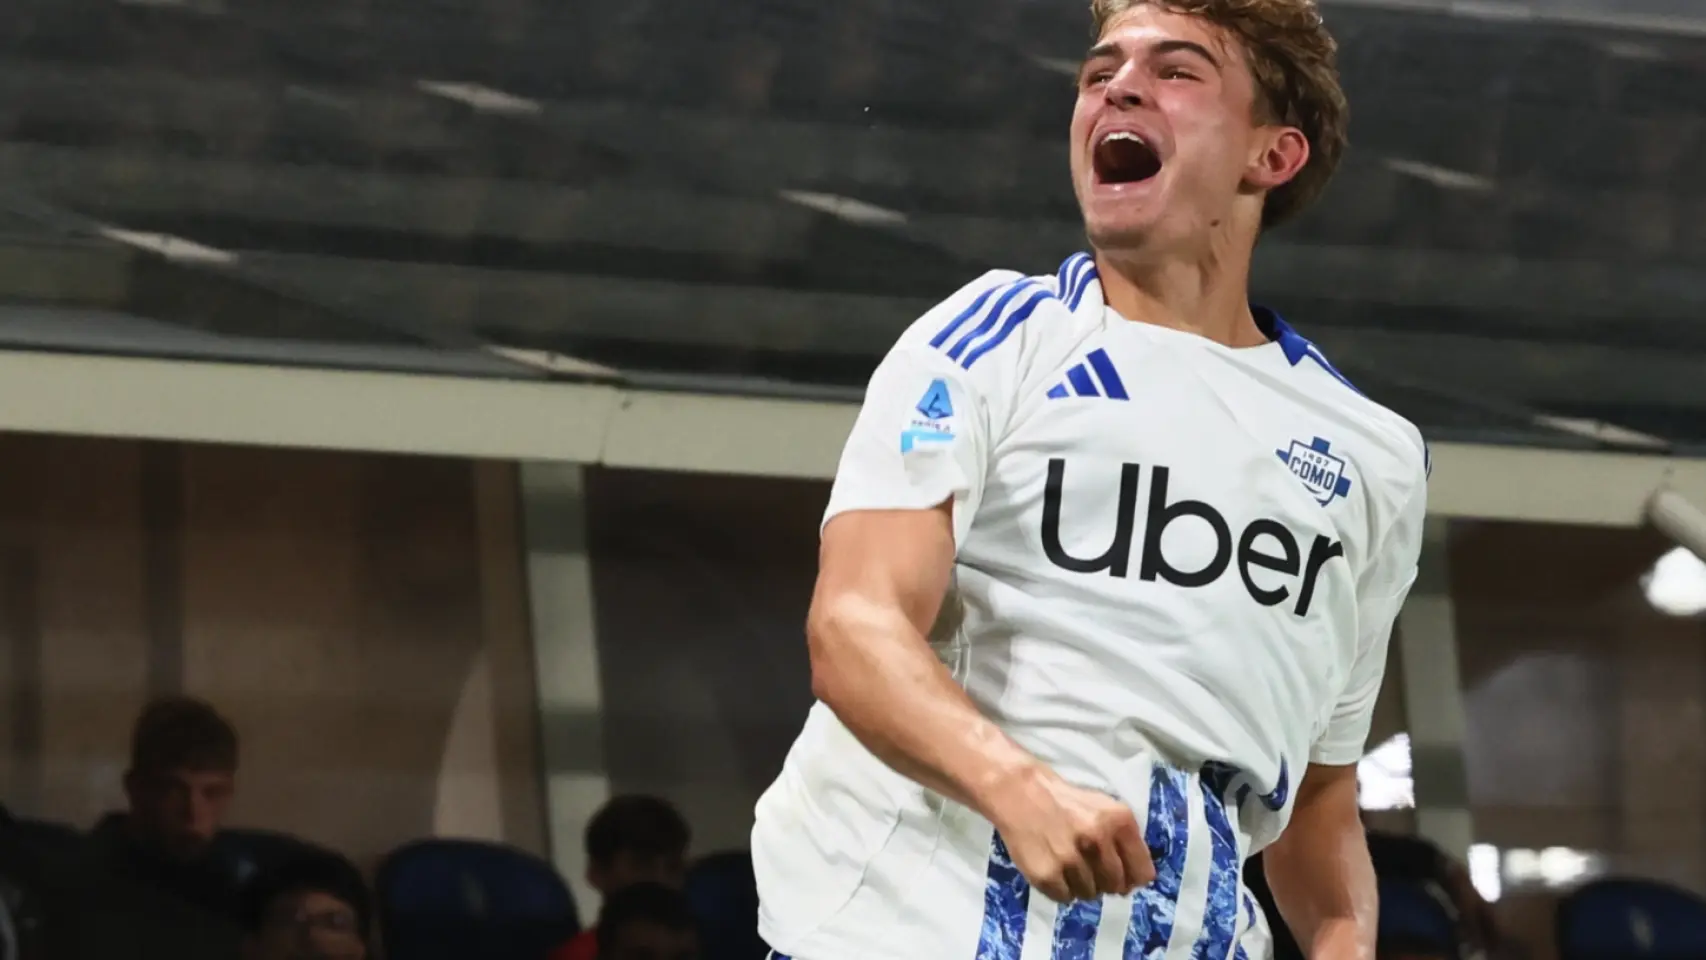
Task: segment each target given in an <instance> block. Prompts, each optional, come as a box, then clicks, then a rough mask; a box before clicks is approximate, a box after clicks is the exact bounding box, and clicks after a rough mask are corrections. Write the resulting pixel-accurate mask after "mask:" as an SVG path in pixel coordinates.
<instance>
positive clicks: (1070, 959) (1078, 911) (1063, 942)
mask: <svg viewBox="0 0 1706 960" xmlns="http://www.w3.org/2000/svg"><path fill="white" fill-rule="evenodd" d="M1101 925H1102V901H1101V900H1100V899H1096V900H1074V901H1072V902H1071V903H1069V904H1067V905H1066V906H1064V907H1061V908H1060V913H1059V914H1057V915H1056V916H1055V920H1054V944H1053V945H1052V946H1051V947H1050V948H1049V960H1093V957H1094V956H1095V953H1096V930H1097V928H1098V927H1100V926H1101Z"/></svg>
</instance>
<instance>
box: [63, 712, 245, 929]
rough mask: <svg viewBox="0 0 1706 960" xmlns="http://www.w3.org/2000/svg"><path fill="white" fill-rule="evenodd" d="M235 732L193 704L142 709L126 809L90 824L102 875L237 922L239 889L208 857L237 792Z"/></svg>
mask: <svg viewBox="0 0 1706 960" xmlns="http://www.w3.org/2000/svg"><path fill="white" fill-rule="evenodd" d="M236 778H237V731H236V729H235V728H233V727H232V726H231V724H230V722H229V721H227V720H226V719H225V718H224V717H223V716H221V715H220V714H219V711H217V710H215V709H214V708H213V706H212V705H210V704H208V703H206V702H205V701H202V700H197V699H194V698H191V697H166V698H162V699H159V700H155V701H154V702H152V703H150V704H148V705H147V706H146V707H145V708H144V709H143V711H142V714H141V715H140V716H139V717H138V718H137V721H136V727H135V730H134V732H133V734H132V737H131V749H130V769H129V770H128V771H126V772H125V775H124V791H125V797H126V799H127V801H128V806H127V808H126V810H125V811H124V812H123V813H113V814H109V815H107V816H106V817H105V818H103V819H102V820H101V822H100V823H99V824H97V825H96V827H95V829H94V833H93V840H94V843H95V845H96V847H97V849H98V851H99V852H100V855H101V856H102V858H103V860H104V862H105V865H106V866H107V868H108V869H110V870H112V871H113V872H114V873H116V874H118V875H119V876H120V877H123V878H125V879H127V880H130V881H132V882H134V883H137V884H140V885H143V886H146V887H150V888H152V889H155V890H158V891H163V892H168V893H171V894H173V895H175V896H177V897H178V898H180V899H182V900H185V901H187V902H189V903H191V904H194V905H196V906H198V907H201V908H202V909H204V910H207V911H209V912H212V913H216V914H219V915H221V916H226V917H235V916H236V911H237V907H238V904H237V886H236V881H235V878H234V877H233V876H232V873H231V871H230V870H229V869H228V868H227V867H226V866H225V865H224V864H223V863H222V862H220V861H218V860H216V859H215V858H214V857H213V856H211V845H212V843H213V840H214V838H215V837H216V836H218V835H219V831H220V828H221V826H222V825H223V823H224V819H225V813H226V810H227V809H228V808H229V807H230V804H231V798H232V795H233V793H234V792H235V791H236Z"/></svg>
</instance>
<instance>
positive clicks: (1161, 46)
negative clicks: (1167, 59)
mask: <svg viewBox="0 0 1706 960" xmlns="http://www.w3.org/2000/svg"><path fill="white" fill-rule="evenodd" d="M1154 52H1155V54H1156V56H1166V55H1167V54H1169V53H1190V54H1195V55H1196V56H1199V57H1201V58H1203V59H1204V60H1207V61H1208V64H1209V66H1211V67H1213V68H1214V69H1216V70H1219V69H1220V59H1219V58H1218V57H1216V56H1215V55H1214V54H1213V53H1211V52H1210V51H1209V49H1208V48H1207V47H1205V46H1203V45H1202V44H1200V43H1193V42H1191V41H1189V40H1163V41H1161V42H1160V43H1158V44H1156V45H1155V51H1154Z"/></svg>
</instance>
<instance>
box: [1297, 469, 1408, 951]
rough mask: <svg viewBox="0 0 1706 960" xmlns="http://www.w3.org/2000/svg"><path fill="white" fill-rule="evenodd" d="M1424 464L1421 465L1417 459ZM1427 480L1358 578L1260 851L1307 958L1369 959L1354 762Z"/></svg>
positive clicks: (1370, 892)
mask: <svg viewBox="0 0 1706 960" xmlns="http://www.w3.org/2000/svg"><path fill="white" fill-rule="evenodd" d="M1418 466H1420V465H1419V464H1418ZM1426 513H1427V483H1426V479H1425V476H1424V474H1423V472H1422V471H1421V470H1418V471H1417V475H1416V478H1415V481H1414V486H1413V488H1412V489H1411V490H1410V491H1408V492H1407V494H1406V495H1405V497H1404V503H1403V505H1402V506H1401V507H1400V508H1399V509H1398V510H1397V511H1396V515H1395V516H1394V517H1393V518H1392V519H1391V521H1390V522H1389V525H1388V527H1387V530H1386V532H1385V534H1384V535H1382V537H1381V539H1380V542H1379V545H1378V547H1377V548H1376V550H1375V551H1374V552H1373V554H1372V555H1371V557H1370V562H1369V565H1368V568H1367V569H1366V570H1365V571H1364V573H1363V575H1362V576H1360V577H1359V578H1358V583H1357V622H1358V624H1359V634H1360V636H1359V637H1358V653H1357V659H1356V662H1355V664H1354V665H1353V666H1352V668H1351V672H1350V676H1349V678H1348V682H1347V683H1346V684H1345V688H1344V691H1343V693H1342V694H1341V695H1340V698H1339V701H1338V703H1336V704H1335V705H1334V709H1333V714H1332V717H1331V719H1330V720H1329V721H1328V724H1327V729H1326V731H1325V732H1324V733H1322V735H1321V736H1320V737H1319V738H1318V739H1317V740H1316V742H1315V745H1314V748H1313V749H1312V750H1311V752H1310V757H1309V761H1310V763H1309V769H1308V771H1307V772H1306V773H1305V774H1304V777H1303V782H1302V783H1301V784H1299V785H1298V790H1297V798H1296V800H1295V801H1294V804H1295V805H1294V806H1293V808H1292V814H1291V821H1290V823H1289V824H1288V825H1287V827H1286V829H1285V832H1284V833H1283V834H1281V835H1280V837H1279V839H1278V840H1276V841H1274V843H1273V845H1272V846H1270V847H1268V849H1267V851H1266V852H1265V853H1264V854H1263V866H1264V868H1265V869H1266V871H1267V877H1268V884H1269V886H1270V887H1272V889H1273V893H1274V902H1275V904H1276V905H1277V906H1278V907H1279V909H1280V914H1281V915H1282V916H1283V917H1284V918H1285V922H1286V925H1287V926H1288V927H1290V928H1291V933H1292V936H1293V937H1295V938H1296V939H1297V943H1298V946H1300V947H1301V948H1302V949H1303V953H1304V956H1306V957H1308V958H1309V960H1372V958H1373V957H1374V954H1375V935H1376V933H1377V927H1378V923H1379V908H1380V902H1379V894H1378V887H1377V883H1376V879H1375V875H1374V865H1373V863H1372V862H1371V861H1370V860H1369V855H1368V839H1367V835H1366V834H1365V833H1364V830H1363V825H1362V814H1361V811H1360V810H1359V808H1358V804H1357V778H1356V769H1357V768H1356V765H1357V761H1359V760H1361V759H1362V753H1363V749H1364V746H1365V745H1366V742H1367V740H1368V729H1369V724H1370V722H1371V721H1372V720H1373V717H1374V703H1375V700H1376V699H1377V698H1378V697H1379V695H1380V684H1381V681H1382V679H1384V677H1385V674H1386V653H1387V648H1388V646H1389V642H1390V639H1391V635H1392V627H1393V624H1394V623H1396V622H1397V619H1398V611H1399V609H1400V608H1401V607H1403V605H1404V599H1405V598H1406V597H1407V596H1408V595H1409V592H1410V586H1411V585H1412V584H1413V583H1415V580H1416V561H1417V559H1418V557H1419V556H1420V554H1421V547H1422V525H1423V522H1424V518H1425V516H1426Z"/></svg>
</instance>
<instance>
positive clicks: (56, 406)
mask: <svg viewBox="0 0 1706 960" xmlns="http://www.w3.org/2000/svg"><path fill="white" fill-rule="evenodd" d="M856 413H857V408H856V406H855V405H854V404H852V403H846V402H839V403H837V402H818V401H807V400H790V399H769V398H756V397H735V396H716V395H706V394H695V393H686V392H666V391H654V390H639V389H634V388H628V387H621V386H613V385H593V384H580V383H560V382H559V383H541V382H521V381H509V380H496V379H487V380H479V379H469V378H459V377H445V376H414V375H408V374H397V373H368V372H354V371H332V370H305V369H292V368H283V367H272V366H263V365H243V364H223V363H188V362H177V361H167V360H145V359H131V358H119V357H97V356H73V355H63V354H43V353H26V352H16V351H9V352H0V430H14V431H19V432H29V433H57V434H77V435H86V436H103V437H130V438H144V439H162V440H183V441H193V442H206V443H231V444H257V445H264V446H284V447H311V448H330V449H346V450H371V451H376V452H385V453H414V454H433V455H442V456H462V457H476V458H498V459H513V460H539V461H552V462H559V463H565V462H566V463H582V464H603V465H607V466H613V467H635V468H645V469H655V470H681V471H693V472H707V473H729V474H743V475H749V476H750V475H756V476H778V477H795V478H801V479H828V478H830V477H832V476H833V475H834V472H835V466H836V462H837V460H838V459H839V456H840V452H841V445H842V443H843V441H844V440H845V439H846V437H847V433H848V431H849V430H850V429H851V428H852V424H853V419H854V416H855V415H856ZM1433 464H1434V473H1433V482H1432V484H1431V486H1430V490H1429V509H1430V513H1432V514H1433V515H1435V516H1440V517H1465V518H1469V517H1473V518H1483V519H1503V520H1523V521H1531V522H1536V523H1573V524H1589V525H1600V526H1614V527H1637V526H1641V525H1644V524H1645V523H1646V517H1647V505H1648V501H1649V500H1650V499H1651V497H1652V496H1653V494H1654V493H1655V492H1656V491H1658V490H1660V489H1668V490H1671V491H1674V492H1675V493H1677V494H1678V495H1680V496H1684V497H1687V498H1689V499H1691V500H1693V501H1694V502H1696V503H1700V502H1706V459H1692V458H1682V457H1662V456H1647V455H1637V454H1618V453H1582V452H1568V451H1561V450H1542V449H1532V448H1517V447H1495V446H1482V445H1474V444H1453V443H1445V444H1439V445H1437V446H1435V447H1434V449H1433Z"/></svg>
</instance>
